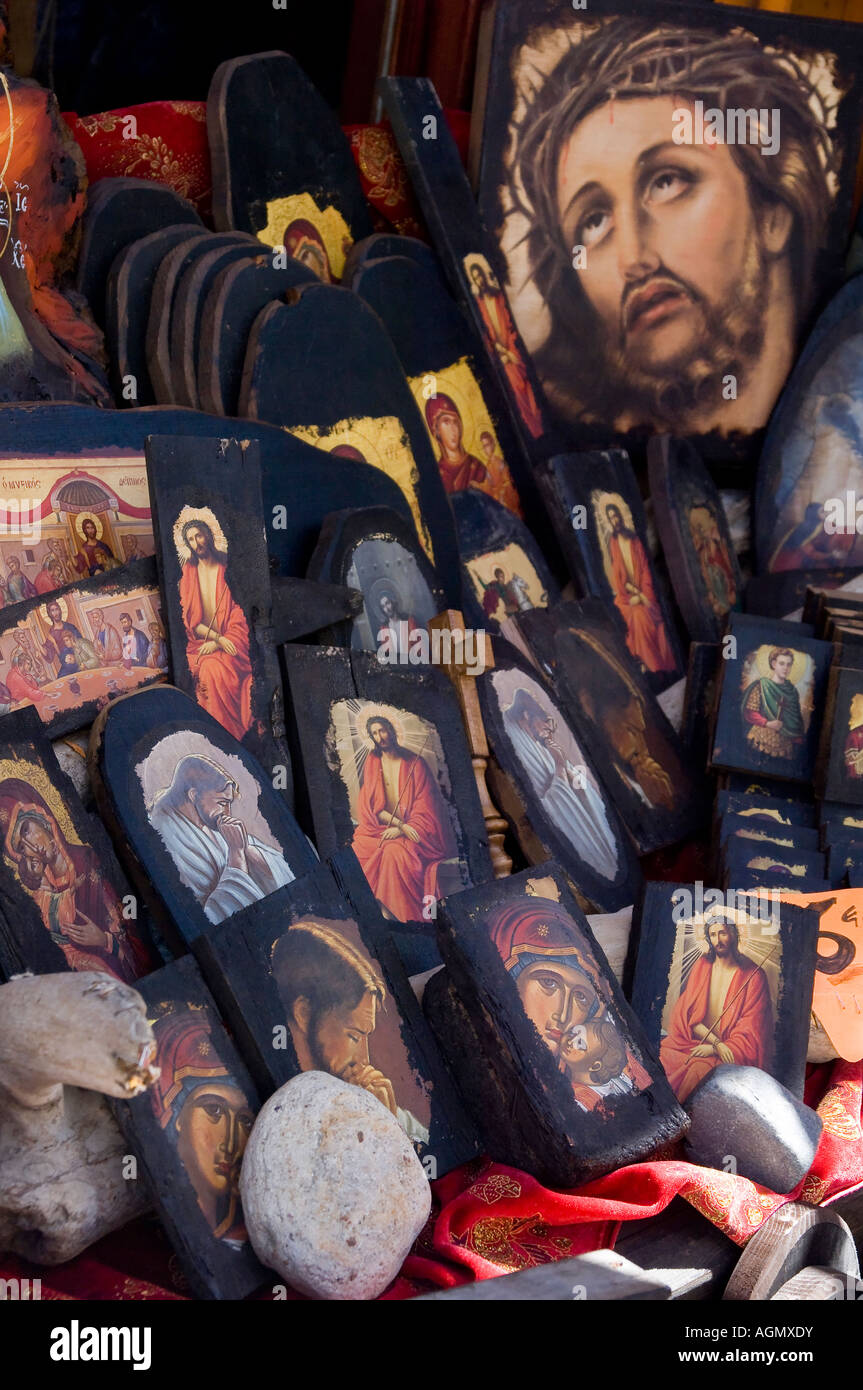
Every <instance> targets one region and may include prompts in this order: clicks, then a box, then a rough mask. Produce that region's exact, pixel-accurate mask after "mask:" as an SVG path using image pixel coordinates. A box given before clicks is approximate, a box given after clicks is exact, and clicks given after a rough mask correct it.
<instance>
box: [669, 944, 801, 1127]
mask: <svg viewBox="0 0 863 1390" xmlns="http://www.w3.org/2000/svg"><path fill="white" fill-rule="evenodd" d="M741 961H742V964H741V965H738V967H737V969H736V970H735V971H734V974H733V975H732V976H731V980H730V982H729V985H728V990H727V993H726V995H725V1002H724V1004H723V1010H725V1012H723V1014H722V1018H721V1020H720V1022H719V1023H718V1024H715V1026H714V1027H713V1028H712V1031H713V1032H715V1033H716V1035H717V1037H718V1038H719V1039H720V1041H721V1042H724V1043H726V1044H727V1046H728V1047H730V1048H731V1051H732V1052H733V1053H734V1061H735V1063H736V1065H737V1066H739V1067H766V1066H767V1065H769V1062H770V1043H771V1038H772V1034H773V1008H772V1005H771V1003H770V990H769V989H768V986H767V977H766V975H765V974H764V971H763V970H762V969H761V967H760V966H758V965H756V964H755V962H754V961H752V960H750V959H749V958H748V956H742V957H741ZM712 968H713V967H712V963H711V961H709V960H708V959H707V957H706V956H701V958H700V959H699V960H697V961H696V962H695V964H694V965H693V967H692V971H691V973H690V976H689V979H688V980H687V981H686V988H685V989H684V991H683V993H682V994H681V996H680V998H679V999H678V1000H677V1003H676V1004H675V1005H674V1009H673V1011H672V1014H671V1022H670V1024H669V1027H668V1033H667V1034H666V1036H665V1037H664V1038H663V1039H662V1042H661V1044H660V1047H659V1060H660V1062H661V1063H662V1065H663V1068H664V1070H665V1074H666V1076H667V1077H668V1080H669V1082H670V1083H671V1089H672V1090H673V1092H674V1094H675V1095H676V1096H677V1099H678V1100H685V1099H686V1097H687V1096H688V1095H689V1093H690V1091H692V1090H694V1088H695V1087H696V1086H697V1085H698V1083H699V1081H703V1080H704V1078H705V1076H707V1075H708V1073H709V1072H711V1071H712V1070H713V1068H714V1067H718V1066H719V1058H718V1057H717V1056H716V1054H715V1053H713V1055H712V1056H710V1057H690V1055H689V1054H690V1053H691V1052H692V1050H693V1048H695V1047H699V1046H700V1045H701V1044H702V1043H703V1042H704V1039H703V1038H699V1037H698V1036H697V1035H696V1033H695V1027H696V1024H698V1023H703V1024H705V1025H706V1026H707V1027H710V1026H711V1024H713V1023H714V1020H713V1019H710V1018H708V1017H707V1014H708V1008H709V996H710V972H711V970H712Z"/></svg>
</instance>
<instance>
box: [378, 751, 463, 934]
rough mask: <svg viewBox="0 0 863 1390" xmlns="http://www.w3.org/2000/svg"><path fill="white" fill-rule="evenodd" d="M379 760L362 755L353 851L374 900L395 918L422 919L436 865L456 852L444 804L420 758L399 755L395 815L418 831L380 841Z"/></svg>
mask: <svg viewBox="0 0 863 1390" xmlns="http://www.w3.org/2000/svg"><path fill="white" fill-rule="evenodd" d="M386 802H387V798H386V788H385V787H384V777H383V767H382V764H381V759H380V758H379V757H378V756H377V755H376V754H374V753H370V754H369V756H368V757H367V758H366V763H365V768H364V769H363V783H362V786H361V787H360V795H359V802H358V813H359V822H358V824H357V828H356V830H355V831H354V838H353V849H354V853H355V854H356V856H357V858H358V859H359V861H360V864H361V866H362V870H363V873H364V874H365V876H366V879H367V880H368V884H369V887H370V888H371V890H372V892H373V893H374V895H375V897H376V898H377V899H378V901H379V902H381V903H383V905H384V907H385V908H386V909H387V911H388V912H391V913H392V915H393V916H394V917H395V918H396V919H397V920H398V921H399V922H418V921H422V920H423V906H424V904H423V898H425V897H433V898H435V899H436V898H437V897H438V896H439V894H438V868H439V866H440V863H441V861H442V860H444V859H451V858H452V857H453V856H454V855H455V853H456V846H455V840H454V838H453V833H452V830H451V829H450V826H449V823H448V816H447V811H446V807H445V806H444V803H443V798H442V797H441V794H440V791H439V790H438V786H437V783H436V781H435V779H434V776H433V774H432V773H431V772H430V770H429V767H428V764H427V763H426V762H425V760H424V759H423V758H422V757H410V756H409V757H403V758H402V760H401V765H400V767H399V804H398V809H397V810H396V813H395V814H396V819H397V820H400V821H404V822H405V824H406V825H409V826H411V828H412V829H414V830H415V831H416V832H417V834H418V835H419V841H418V842H415V841H413V840H411V839H410V838H409V837H408V836H407V835H399V836H398V838H397V839H393V840H384V839H382V836H383V833H384V831H385V830H386V829H387V826H386V824H383V825H382V824H381V822H380V821H379V820H378V814H379V812H381V811H384V810H386Z"/></svg>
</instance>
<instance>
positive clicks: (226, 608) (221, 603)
mask: <svg viewBox="0 0 863 1390" xmlns="http://www.w3.org/2000/svg"><path fill="white" fill-rule="evenodd" d="M219 566H220V568H219V574H218V576H217V579H216V611H215V616H214V618H213V625H212V639H215V638H217V637H227V638H229V639H230V641H231V642H233V644H234V646H235V647H236V649H237V654H236V656H231V654H230V652H226V651H224V650H223V649H222V648H221V647H219V649H218V650H217V651H215V652H211V653H210V654H209V655H207V656H202V655H201V651H202V648H203V646H204V643H205V641H206V640H208V639H206V638H204V637H197V636H196V635H195V628H196V627H198V626H199V624H201V623H204V622H205V621H206V620H205V618H204V605H203V603H202V600H201V588H200V585H199V583H198V567H197V565H195V564H192V563H187V564H185V565H184V566H183V573H182V575H181V576H180V603H181V606H182V609H183V621H184V623H185V625H186V657H187V660H188V662H189V670H190V671H191V673H192V677H193V679H194V682H195V698H196V700H197V701H198V704H199V705H200V706H201V708H202V709H205V710H206V711H207V713H208V714H211V715H212V716H213V718H214V719H218V721H219V723H220V724H221V725H222V728H223V729H227V730H228V733H229V734H233V736H234V738H236V739H241V738H242V737H243V734H245V733H246V732H247V731H248V730H249V729H250V728H251V725H252V666H251V662H250V661H249V628H248V624H247V622H246V619H245V615H244V613H243V610H242V608H240V606H239V604H237V603H235V602H234V599H233V596H232V594H231V591H230V589H229V588H228V584H227V581H226V579H225V565H224V561H222V560H220V561H219ZM212 639H210V640H212Z"/></svg>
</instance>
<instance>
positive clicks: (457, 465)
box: [410, 358, 521, 515]
mask: <svg viewBox="0 0 863 1390" xmlns="http://www.w3.org/2000/svg"><path fill="white" fill-rule="evenodd" d="M430 382H431V384H432V385H433V388H434V391H433V394H431V395H429V384H430ZM410 387H411V390H412V391H413V393H414V397H415V399H416V402H417V405H418V407H419V409H420V410H421V411H422V414H423V417H424V419H425V422H426V425H427V427H428V432H429V435H430V436H431V441H432V444H433V446H434V450H435V455H436V457H437V461H438V468H439V469H440V475H441V478H442V479H443V485H444V487H445V488H446V490H447V492H460V491H462V490H463V489H464V488H466V487H478V488H480V489H481V490H482V491H483V492H487V493H488V494H489V496H490V497H494V498H495V499H496V500H497V501H498V502H500V503H501V504H502V505H503V506H505V507H508V508H509V509H510V511H513V512H515V513H516V515H520V513H521V506H520V503H519V498H518V493H517V492H516V489H515V486H514V484H513V482H512V478H511V477H510V474H509V469H508V468H507V465H506V463H505V462H504V460H503V458H502V457H501V454H500V445H499V443H498V440H497V436H496V434H495V429H494V425H493V423H492V419H491V416H490V415H489V412H488V407H487V406H486V404H485V401H484V400H483V395H482V391H481V390H480V385H479V382H478V381H477V379H476V377H475V375H474V373H473V370H472V368H471V365H470V362H469V361H468V359H467V358H464V359H462V360H461V361H459V362H455V363H453V365H452V366H450V367H443V368H439V369H438V370H437V371H435V372H432V373H424V374H423V375H422V376H418V377H413V378H410Z"/></svg>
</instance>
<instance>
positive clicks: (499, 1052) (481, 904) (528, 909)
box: [423, 861, 685, 1186]
mask: <svg viewBox="0 0 863 1390" xmlns="http://www.w3.org/2000/svg"><path fill="white" fill-rule="evenodd" d="M438 942H439V946H440V950H441V954H442V955H443V958H444V962H445V964H446V966H447V969H446V970H445V971H442V972H439V973H437V974H435V975H433V976H432V978H431V979H430V980H429V981H428V982H427V984H426V987H425V994H424V999H423V1006H424V1008H425V1012H426V1016H427V1018H428V1019H429V1022H430V1023H431V1025H432V1027H433V1029H434V1031H435V1033H436V1035H437V1037H438V1041H439V1043H440V1046H441V1048H442V1049H443V1051H444V1054H445V1056H447V1058H448V1060H449V1061H450V1064H451V1066H452V1067H453V1068H454V1070H455V1073H456V1078H457V1080H458V1081H459V1083H460V1084H461V1085H462V1087H463V1088H464V1090H465V1095H466V1098H467V1099H468V1101H469V1103H470V1104H471V1106H472V1109H473V1111H474V1113H475V1115H476V1116H477V1120H478V1122H479V1123H480V1124H481V1126H482V1132H483V1139H484V1142H485V1143H486V1144H487V1145H488V1148H489V1152H493V1153H500V1154H501V1155H502V1158H501V1161H502V1162H506V1163H511V1164H512V1165H513V1166H516V1167H523V1168H525V1170H526V1171H529V1172H532V1173H536V1172H540V1173H542V1175H543V1181H546V1182H549V1183H550V1184H552V1185H555V1186H558V1185H559V1186H569V1185H572V1184H573V1183H577V1182H579V1181H582V1180H583V1179H584V1177H585V1176H586V1175H587V1174H591V1175H596V1176H598V1175H599V1173H601V1172H603V1171H605V1172H608V1171H610V1170H611V1168H612V1167H614V1166H616V1165H617V1162H618V1161H620V1159H621V1157H622V1153H621V1151H623V1152H625V1153H626V1155H627V1158H626V1160H625V1161H628V1162H634V1161H637V1159H636V1155H637V1154H638V1153H644V1152H646V1151H647V1150H646V1144H647V1142H648V1138H647V1131H649V1132H650V1134H651V1141H652V1142H653V1143H654V1144H655V1143H656V1142H657V1139H658V1136H659V1134H660V1133H666V1132H667V1133H679V1132H680V1130H681V1128H682V1127H684V1126H685V1120H684V1118H683V1115H682V1112H681V1110H680V1107H679V1106H678V1105H677V1103H676V1102H675V1100H674V1097H673V1096H672V1094H671V1091H670V1088H669V1087H668V1085H667V1082H666V1080H665V1077H664V1076H663V1073H662V1069H661V1067H660V1065H659V1062H658V1060H657V1058H656V1056H655V1055H652V1054H651V1052H650V1050H649V1048H648V1046H647V1045H646V1040H645V1039H644V1037H643V1034H642V1032H641V1029H640V1027H639V1025H638V1023H637V1021H636V1019H635V1017H634V1016H633V1015H632V1013H631V1011H630V1008H629V1005H628V1004H627V1002H626V1000H625V999H624V996H623V993H622V991H621V989H620V986H619V985H618V983H617V981H616V980H615V978H614V975H613V974H612V972H611V969H610V967H609V966H608V963H607V961H606V960H605V957H604V956H603V954H602V951H601V950H600V949H599V947H598V945H597V943H596V941H595V939H594V937H593V935H592V933H591V931H590V927H589V925H588V923H587V921H586V919H585V917H584V916H583V914H582V913H581V911H580V910H579V908H578V906H577V905H576V903H575V901H574V900H573V897H572V893H571V891H570V890H569V888H568V886H567V883H566V878H565V876H564V873H563V872H562V870H561V868H560V867H559V866H558V865H557V864H556V863H555V862H553V861H552V862H548V863H545V864H542V865H538V866H537V867H536V868H535V869H530V870H527V871H526V872H524V873H520V874H517V875H514V876H512V877H510V878H507V879H503V880H500V881H498V882H496V883H494V884H487V885H484V886H483V887H481V888H479V889H475V890H473V891H472V892H468V893H457V894H454V895H453V896H452V897H450V898H448V899H447V900H446V902H445V903H444V904H443V905H442V906H441V908H440V910H439V917H438ZM478 1020H481V1024H482V1026H481V1028H480V1027H478V1026H477V1023H478Z"/></svg>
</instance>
